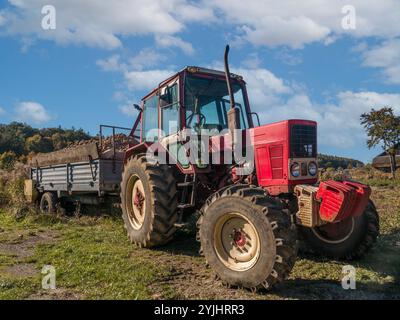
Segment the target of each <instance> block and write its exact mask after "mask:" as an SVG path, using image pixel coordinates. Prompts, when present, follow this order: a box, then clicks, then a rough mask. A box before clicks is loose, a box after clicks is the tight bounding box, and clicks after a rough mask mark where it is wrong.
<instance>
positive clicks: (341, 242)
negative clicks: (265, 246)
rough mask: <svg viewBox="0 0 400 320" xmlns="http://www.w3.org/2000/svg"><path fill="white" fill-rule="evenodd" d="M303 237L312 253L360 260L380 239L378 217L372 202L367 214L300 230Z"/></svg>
mask: <svg viewBox="0 0 400 320" xmlns="http://www.w3.org/2000/svg"><path fill="white" fill-rule="evenodd" d="M299 230H300V235H301V237H302V239H303V240H304V242H305V244H306V246H309V247H310V249H311V251H313V252H317V253H319V254H322V255H324V256H327V257H329V258H333V259H347V260H353V259H359V258H361V257H362V256H364V255H365V254H366V253H367V252H368V251H369V250H370V249H371V248H372V246H373V244H374V242H375V241H376V238H377V237H378V235H379V216H378V212H377V210H376V208H375V205H374V203H373V202H372V201H369V203H368V205H367V208H366V209H365V211H364V213H363V214H362V215H361V216H359V217H356V218H353V217H350V218H348V219H346V220H343V221H341V222H338V223H330V224H327V225H324V226H321V227H316V228H306V227H299Z"/></svg>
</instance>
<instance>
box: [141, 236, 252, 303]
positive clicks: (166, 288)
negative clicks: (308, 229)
mask: <svg viewBox="0 0 400 320" xmlns="http://www.w3.org/2000/svg"><path fill="white" fill-rule="evenodd" d="M179 238H181V239H177V240H176V241H174V242H173V243H171V244H170V245H168V246H167V247H166V248H163V249H162V250H160V251H158V252H157V254H156V255H154V253H153V254H152V253H151V251H148V250H146V251H144V252H143V250H140V251H135V253H134V254H133V258H134V256H135V255H136V254H149V255H150V254H151V255H152V257H149V259H153V261H155V262H156V264H157V265H164V266H168V270H167V274H166V276H164V277H163V276H160V277H159V278H158V279H157V281H155V282H154V283H153V284H151V285H150V287H149V290H150V291H151V292H152V298H153V299H229V300H235V299H257V295H255V294H253V293H251V292H250V291H248V290H241V289H233V288H232V289H231V288H228V287H226V286H224V285H223V284H222V282H221V281H219V280H218V279H217V278H216V277H215V276H214V273H213V272H212V270H211V269H210V268H208V267H207V266H206V265H205V262H204V259H203V258H202V257H200V256H199V255H198V253H197V252H198V244H197V242H196V240H194V239H193V238H192V237H190V238H187V239H182V237H179ZM258 296H259V295H258Z"/></svg>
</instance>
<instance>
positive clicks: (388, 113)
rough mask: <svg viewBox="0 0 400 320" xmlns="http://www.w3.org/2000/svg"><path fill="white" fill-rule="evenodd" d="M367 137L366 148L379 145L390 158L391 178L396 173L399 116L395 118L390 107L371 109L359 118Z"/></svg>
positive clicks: (399, 127)
mask: <svg viewBox="0 0 400 320" xmlns="http://www.w3.org/2000/svg"><path fill="white" fill-rule="evenodd" d="M360 120H361V124H362V125H363V126H364V128H365V130H366V132H367V135H368V140H367V145H368V148H373V147H375V146H378V145H381V146H382V148H383V150H384V151H386V152H387V153H388V155H389V157H390V168H391V173H392V178H394V177H395V171H396V153H397V149H398V148H399V144H400V116H396V115H395V114H394V111H393V109H392V108H390V107H384V108H382V109H379V110H375V109H372V110H371V111H370V112H368V113H363V114H362V115H361V117H360Z"/></svg>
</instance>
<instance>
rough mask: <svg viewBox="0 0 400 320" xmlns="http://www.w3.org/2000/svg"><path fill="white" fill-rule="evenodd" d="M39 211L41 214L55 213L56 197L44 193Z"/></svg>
mask: <svg viewBox="0 0 400 320" xmlns="http://www.w3.org/2000/svg"><path fill="white" fill-rule="evenodd" d="M39 209H40V212H41V213H44V214H52V213H55V212H56V211H57V196H56V195H55V194H54V193H51V192H45V193H44V194H43V195H42V198H41V199H40V204H39Z"/></svg>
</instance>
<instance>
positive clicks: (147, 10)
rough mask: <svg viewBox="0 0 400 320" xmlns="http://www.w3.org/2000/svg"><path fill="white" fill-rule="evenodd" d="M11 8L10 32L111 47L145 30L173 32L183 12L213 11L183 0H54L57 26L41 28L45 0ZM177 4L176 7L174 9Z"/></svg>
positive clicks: (17, 0)
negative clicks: (47, 29) (125, 37)
mask: <svg viewBox="0 0 400 320" xmlns="http://www.w3.org/2000/svg"><path fill="white" fill-rule="evenodd" d="M10 3H11V4H12V5H13V7H14V8H13V10H12V11H13V12H7V13H6V14H7V16H6V17H7V19H8V20H9V21H8V23H7V28H6V30H7V32H8V33H9V34H22V35H35V36H36V37H38V38H40V39H49V40H54V41H56V42H57V43H60V44H71V43H73V44H85V45H88V46H96V47H103V48H107V49H114V48H117V47H120V46H121V45H122V43H121V39H120V37H121V36H135V35H146V34H157V35H172V34H175V33H177V32H179V31H181V30H182V29H183V28H184V22H183V20H184V19H183V18H182V15H185V14H187V15H189V16H190V15H192V16H195V15H197V16H198V19H195V20H193V21H197V22H200V21H201V17H203V18H206V19H211V17H212V11H210V9H208V8H204V9H203V8H201V7H200V6H198V5H194V4H192V3H191V2H189V1H185V0H170V1H163V0H152V1H147V0H120V1H116V2H115V1H114V2H111V1H96V0H87V1H80V0H70V1H62V0H54V1H52V5H53V6H54V7H55V8H56V12H57V16H56V17H57V28H56V30H51V31H46V30H42V28H41V20H42V18H43V16H42V15H41V8H42V7H43V6H44V5H46V4H48V1H47V0H10ZM177 8H179V10H177Z"/></svg>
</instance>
